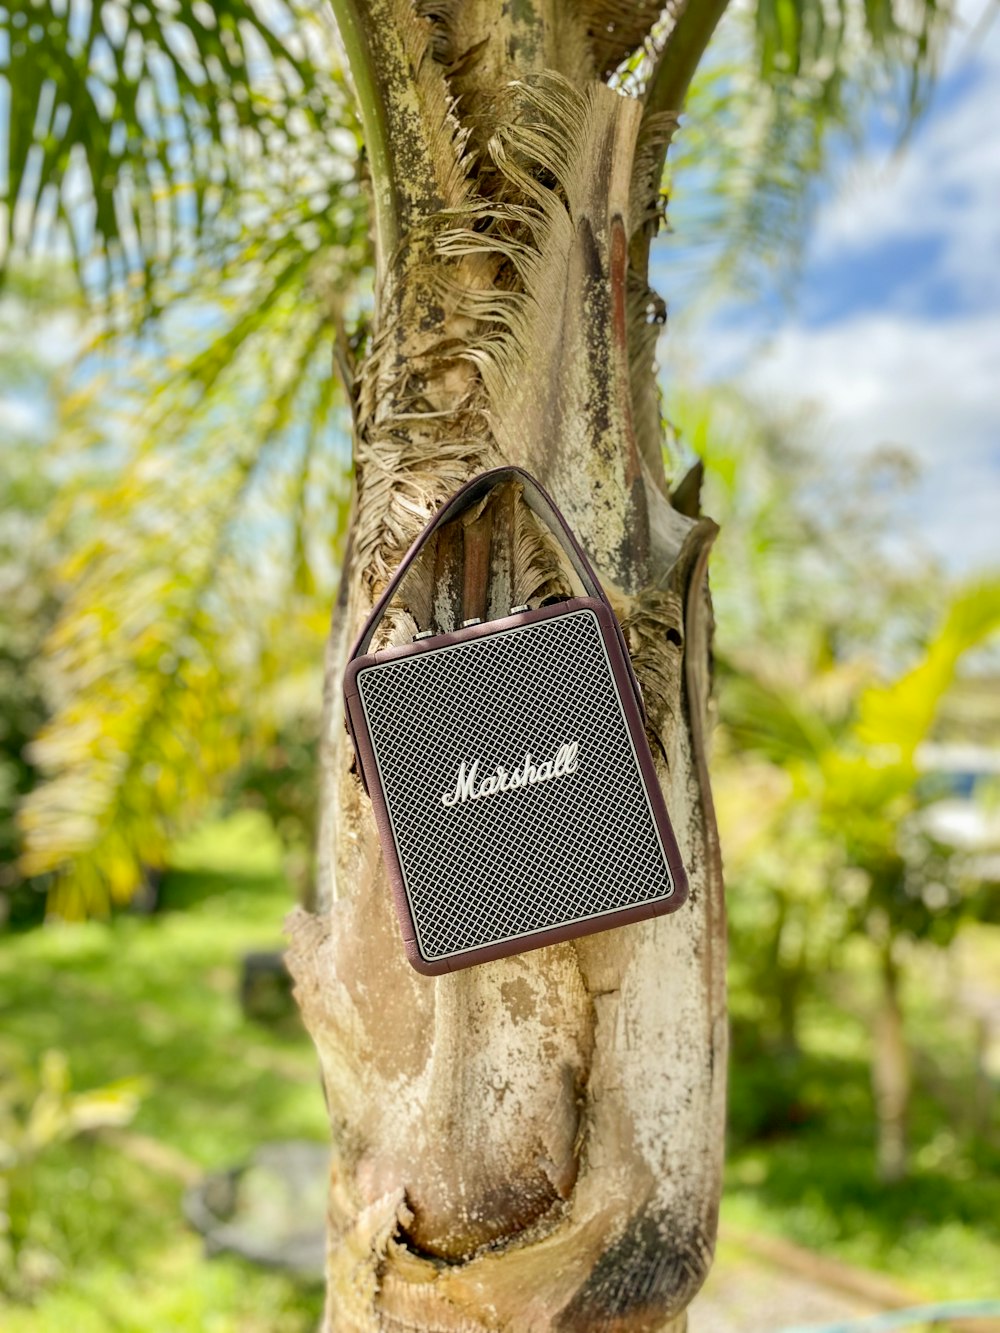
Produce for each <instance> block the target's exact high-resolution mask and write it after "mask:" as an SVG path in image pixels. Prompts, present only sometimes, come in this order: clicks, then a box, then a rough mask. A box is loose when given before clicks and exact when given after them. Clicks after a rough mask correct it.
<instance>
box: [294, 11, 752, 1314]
mask: <svg viewBox="0 0 1000 1333" xmlns="http://www.w3.org/2000/svg"><path fill="white" fill-rule="evenodd" d="M346 8H348V6H347V0H345V9H346ZM397 11H398V12H397ZM608 12H609V13H610V11H608ZM603 14H604V6H602V5H600V4H596V3H591V4H589V5H587V6H580V7H579V8H576V7H572V8H571V7H570V6H568V5H565V4H562V3H560V4H556V3H554V0H537V2H536V0H523V3H519V4H512V5H508V6H505V7H504V8H503V9H501V7H500V6H499V5H496V4H494V3H489V2H488V0H474V2H473V3H469V4H467V5H458V4H454V3H452V2H451V0H442V3H441V4H440V5H439V6H436V7H432V6H429V5H424V6H423V7H422V15H423V16H421V15H418V14H416V13H415V12H414V11H412V10H410V9H409V8H408V6H406V5H404V4H403V3H402V0H371V6H370V7H361V6H357V5H353V4H351V5H350V6H349V13H348V18H349V20H350V22H351V23H353V24H354V25H355V31H354V35H353V37H350V38H348V47H349V48H351V47H352V43H353V47H354V51H353V54H355V56H356V58H360V57H359V56H357V52H358V51H361V52H363V51H366V50H367V51H369V52H370V51H371V50H372V49H373V48H375V47H378V45H379V43H382V44H383V45H385V43H386V42H387V41H388V40H389V38H387V36H386V33H385V32H384V31H383V29H384V28H385V25H386V24H387V23H389V22H390V21H391V20H392V19H393V16H394V15H395V17H396V19H398V20H399V21H400V22H401V23H402V24H403V26H402V27H401V29H400V30H401V31H402V32H404V34H405V41H402V42H400V41H395V38H393V39H392V40H393V41H394V42H395V46H394V48H393V51H394V54H393V62H392V63H391V68H389V67H388V66H385V65H384V66H383V67H382V75H383V77H382V82H381V83H380V84H379V88H378V99H379V101H378V106H377V108H376V110H377V112H378V114H377V116H376V115H374V112H371V113H370V115H369V117H368V120H369V121H371V122H372V123H371V126H370V127H369V130H368V132H370V133H373V134H374V133H377V134H379V135H380V136H381V140H380V146H379V149H378V153H377V154H373V156H372V161H373V169H374V162H375V158H376V157H378V159H379V160H380V161H382V162H383V163H388V164H389V167H387V168H386V169H387V170H389V171H390V175H391V172H392V171H400V172H402V175H403V177H405V180H401V181H396V182H395V183H393V181H392V180H391V179H390V180H389V181H388V183H387V182H386V180H384V179H383V180H381V181H375V182H374V188H375V191H376V194H377V195H378V193H379V191H380V190H381V191H382V192H383V193H382V199H383V202H382V205H381V207H382V217H381V219H379V218H378V217H377V218H376V227H377V230H378V233H379V238H380V239H378V238H377V239H378V244H379V246H380V247H381V249H380V251H379V264H378V274H377V284H378V286H377V293H376V296H377V301H376V315H375V322H374V329H373V334H372V338H371V343H370V346H369V349H368V352H367V356H366V358H365V360H364V362H363V364H362V365H361V366H360V367H359V368H358V372H357V375H356V378H355V432H356V434H355V465H356V497H355V506H354V514H353V522H352V529H351V540H350V545H349V551H348V555H347V558H346V563H345V568H344V571H343V583H342V594H341V599H340V601H339V603H338V607H337V610H336V613H335V616H334V626H333V632H332V635H331V640H330V646H329V657H328V697H327V723H326V741H325V746H324V757H323V758H324V788H323V796H322V811H321V814H322V821H321V822H322V829H321V845H320V849H319V850H320V856H319V863H320V882H319V886H318V889H319V892H318V902H319V911H318V914H316V915H309V914H306V913H304V912H300V913H298V914H297V915H296V917H295V918H293V921H292V923H291V928H290V929H291V950H290V960H291V964H292V968H293V971H294V973H295V976H296V979H297V993H298V997H299V1001H300V1004H301V1007H302V1012H303V1015H304V1017H305V1020H306V1023H307V1025H308V1027H309V1030H310V1032H311V1033H312V1035H313V1038H314V1040H315V1042H316V1046H317V1049H318V1051H319V1055H320V1060H321V1063H322V1069H323V1078H324V1086H325V1089H326V1095H327V1100H328V1105H329V1110H330V1119H331V1125H332V1129H333V1138H334V1160H333V1168H332V1183H331V1195H330V1251H329V1264H328V1292H329V1297H328V1308H327V1314H326V1326H327V1329H328V1330H331V1331H332V1330H369V1329H388V1330H423V1329H427V1330H470V1331H472V1330H476V1331H477V1333H478V1330H487V1329H490V1330H493V1329H496V1330H499V1329H507V1330H515V1331H516V1330H523V1331H525V1333H529V1331H533V1330H538V1331H539V1333H542V1331H543V1330H573V1331H576V1330H580V1333H584V1331H587V1330H597V1329H601V1330H622V1331H624V1330H645V1329H668V1328H669V1329H675V1328H676V1329H680V1328H682V1327H683V1319H684V1316H683V1311H684V1309H685V1308H686V1306H687V1304H688V1302H689V1300H690V1299H691V1297H692V1295H693V1294H694V1292H695V1291H696V1290H697V1288H698V1286H699V1285H700V1283H701V1281H702V1279H703V1277H704V1274H705V1272H706V1270H707V1266H708V1262H709V1258H710V1255H711V1250H712V1245H713V1242H714V1235H715V1224H716V1209H717V1203H718V1196H719V1190H720V1170H721V1148H722V1127H723V1114H724V1109H723V1102H724V1084H725V1076H724V1070H725V1049H726V1035H725V995H724V952H725V931H724V921H723V902H722V879H721V867H720V861H719V851H718V842H717V837H716V830H715V821H714V816H713V812H712V806H711V795H710V791H709V786H708V777H707V770H706V718H707V710H708V703H709V658H710V638H711V611H710V606H709V601H708V592H707V583H706V565H707V556H708V550H709V547H710V544H711V540H712V537H713V536H714V532H715V528H714V525H713V524H712V523H711V522H710V521H708V520H706V519H701V518H698V517H697V516H693V515H696V511H697V505H696V504H695V503H693V502H692V501H691V497H690V494H689V493H690V492H691V489H692V488H691V487H690V486H689V487H688V488H687V490H686V492H685V495H686V497H687V498H686V500H685V505H684V508H685V511H686V512H685V513H684V514H681V513H680V512H678V510H676V509H674V508H673V507H672V506H671V504H670V501H669V492H668V487H667V484H666V480H665V478H664V475H663V464H662V454H661V449H662V441H661V428H660V421H659V401H658V396H657V393H656V387H655V375H654V367H653V364H652V358H653V344H654V342H655V334H656V331H657V326H658V324H659V323H660V322H662V314H661V312H662V303H661V302H658V299H654V298H652V295H651V293H649V292H648V288H647V286H646V281H647V279H646V274H645V271H644V268H643V264H642V263H641V262H638V263H637V261H636V255H637V254H641V253H642V251H643V247H642V246H641V245H638V244H637V243H638V241H639V240H641V238H642V236H643V235H644V234H645V233H646V232H647V231H648V230H649V228H650V227H651V225H655V222H653V223H651V219H655V214H656V196H657V188H658V181H659V164H661V163H662V153H663V149H664V144H665V141H666V138H667V136H668V134H669V131H670V128H671V126H672V123H673V117H672V116H671V115H669V114H663V113H662V111H661V110H658V111H657V112H656V113H655V114H654V113H648V114H646V113H645V112H644V107H643V103H642V101H641V99H639V98H636V97H626V96H623V95H621V94H619V93H616V92H614V91H612V90H611V89H610V88H608V87H607V86H606V85H605V83H604V82H602V79H601V76H602V75H604V74H606V73H607V71H608V68H609V61H610V60H611V55H612V53H613V51H614V49H615V48H614V42H613V41H612V40H611V37H613V34H614V27H612V28H611V29H610V30H608V28H607V25H606V22H605V24H604V26H603V27H602V23H601V16H602V15H603ZM654 17H655V16H654V15H651V16H650V19H649V21H650V22H652V19H653V18H654ZM341 18H342V21H343V15H341ZM404 20H405V23H404ZM633 21H634V23H636V24H637V23H638V18H636V17H635V13H634V12H633ZM406 25H409V26H406ZM620 40H621V41H623V42H625V41H627V42H630V43H632V44H633V45H634V42H635V41H636V40H637V39H636V37H635V34H634V33H633V32H632V31H631V30H629V32H628V33H624V34H623V35H622V36H621V39H620ZM387 68H388V73H386V69H387ZM400 71H402V72H400ZM369 75H371V70H369ZM456 99H457V100H456ZM370 111H371V109H370ZM417 125H419V127H420V133H419V134H417V133H416V132H415V130H414V126H417ZM403 140H405V143H403V142H402V141H403ZM393 164H394V165H393ZM651 312H652V313H651ZM500 463H512V464H517V465H519V466H522V467H525V468H527V469H528V470H529V471H531V472H533V473H535V474H536V475H538V476H539V477H540V478H541V479H542V480H543V482H544V483H545V484H546V485H547V486H548V487H549V488H550V489H551V490H552V491H553V492H554V494H555V496H556V498H557V500H558V501H559V503H560V504H561V506H562V507H563V508H564V510H565V512H566V513H567V515H568V517H569V518H570V521H571V522H572V523H573V525H574V527H575V528H576V530H577V532H578V534H579V536H580V538H581V539H582V541H583V542H584V544H585V545H586V546H587V548H588V551H589V552H590V554H591V556H592V557H593V559H594V562H595V564H596V565H597V567H598V569H599V571H600V572H601V574H602V577H603V578H604V580H605V583H606V586H607V587H608V590H609V592H610V594H611V597H612V600H613V603H614V605H615V608H616V611H617V612H618V614H619V617H620V619H621V621H622V624H623V626H624V629H625V633H626V637H627V641H628V643H629V647H630V651H631V653H632V656H633V661H634V663H635V667H636V670H637V673H638V676H639V679H640V681H641V683H642V686H643V691H644V695H645V700H646V705H647V711H648V717H649V732H650V737H651V742H652V747H653V752H654V755H655V756H656V758H657V762H658V765H659V775H660V779H661V782H662V784H663V789H664V792H665V796H666V801H667V806H668V809H669V810H670V812H671V817H672V819H673V821H674V825H675V829H676V832H677V836H678V841H679V844H680V848H681V852H682V855H683V857H684V860H685V863H686V866H687V868H688V872H689V877H690V880H691V885H692V895H691V900H690V902H689V904H688V905H687V906H685V908H684V909H683V910H682V911H681V912H679V913H677V914H675V915H674V916H672V917H669V918H660V919H657V920H654V921H649V922H645V923H642V924H640V925H636V926H630V927H627V928H625V929H620V930H616V931H611V932H605V933H602V934H598V935H595V936H591V937H588V938H586V939H583V940H579V941H577V942H575V943H567V944H562V945H557V946H554V947H551V948H546V949H542V950H538V951H535V952H532V953H528V954H525V955H522V956H520V957H515V958H510V959H505V960H502V961H499V962H495V963H490V964H487V965H484V966H480V967H476V968H472V969H469V970H467V971H465V972H460V973H457V974H454V975H451V976H446V977H442V978H438V979H434V980H431V979H427V978H424V977H421V976H419V975H417V974H416V973H415V972H413V971H412V970H411V969H410V967H409V965H408V964H407V962H406V960H405V957H404V954H403V950H402V947H401V944H400V941H399V938H398V928H397V925H396V922H395V918H394V914H393V909H392V903H391V896H390V893H389V889H388V885H387V881H386V877H385V873H384V870H383V867H382V864H381V859H380V854H379V848H378V843H377V839H376V834H375V826H374V820H373V818H372V814H371V808H370V805H369V802H368V799H367V797H366V796H365V794H364V792H363V790H362V788H361V784H360V781H359V779H358V776H357V773H356V771H355V769H354V766H353V763H352V752H351V748H350V745H349V743H348V741H347V738H346V734H345V731H344V726H343V714H342V711H341V705H340V696H339V680H340V674H341V671H342V668H343V659H344V654H345V651H346V644H347V642H348V640H349V638H351V637H353V634H354V633H355V632H356V631H357V629H358V628H359V626H360V624H361V622H362V620H363V619H364V616H365V615H366V614H367V611H368V610H369V609H370V607H371V605H372V602H373V600H374V599H375V597H377V595H378V593H379V591H380V590H381V588H382V587H383V586H384V584H385V582H386V580H387V579H388V577H389V576H390V575H391V573H392V571H393V569H394V567H395V565H396V564H397V562H398V561H399V559H400V557H401V556H402V554H403V552H404V551H405V550H406V548H407V546H408V545H409V543H410V542H411V540H412V538H413V536H414V535H415V533H416V532H417V531H418V530H419V528H420V527H421V526H422V525H423V523H424V522H425V521H426V519H427V518H428V517H429V515H430V514H431V513H432V512H433V510H434V509H435V508H436V507H437V506H438V505H439V504H440V503H441V502H442V501H443V500H444V499H445V498H446V497H447V496H448V494H449V493H450V492H451V491H452V490H453V489H454V488H455V487H456V486H457V485H459V484H460V483H461V482H462V481H464V480H466V479H467V477H468V476H470V475H471V474H472V473H474V472H476V471H479V470H481V469H483V468H486V467H489V466H493V465H497V464H500ZM570 591H579V589H578V588H575V587H574V581H573V576H572V574H571V573H570V572H569V571H568V570H567V568H566V566H565V563H564V562H563V561H562V560H561V558H560V556H559V553H558V551H557V550H556V548H555V547H554V546H553V545H552V544H551V543H550V541H549V540H548V538H547V537H546V535H545V534H544V533H543V532H542V531H541V530H540V528H539V526H538V524H537V522H536V521H535V519H534V517H533V516H532V515H531V514H530V512H529V511H527V509H526V508H525V506H524V505H523V503H522V502H521V500H520V497H519V494H518V490H517V488H516V487H514V486H505V487H501V488H498V489H497V490H495V491H494V492H493V493H492V494H491V495H490V496H488V497H487V498H486V499H485V500H484V501H482V502H480V503H479V504H478V505H477V506H475V507H474V508H473V509H472V510H471V511H470V512H469V513H467V514H465V515H463V516H462V517H461V518H460V519H457V520H456V521H455V522H454V523H452V524H451V525H450V526H449V527H448V528H446V529H444V530H443V531H442V532H441V533H440V535H439V537H438V538H437V539H436V541H435V542H434V544H433V546H432V548H431V549H430V550H428V551H427V552H425V554H424V556H423V557H422V558H421V560H420V562H419V563H418V566H417V567H416V568H415V570H414V571H413V575H412V577H411V578H409V579H408V581H407V585H406V586H405V587H404V589H403V590H402V594H401V597H400V599H399V604H398V606H397V607H396V608H395V610H394V611H393V612H392V613H391V614H390V616H389V617H387V621H386V624H385V626H384V629H383V631H381V634H382V639H381V641H382V642H391V641H402V640H405V639H407V638H408V637H409V636H410V635H411V634H412V633H413V632H414V630H415V629H418V628H419V629H425V628H431V627H440V628H451V627H452V626H454V625H455V624H456V623H458V622H459V621H460V620H461V619H463V618H465V617H467V616H470V615H494V614H503V613H505V612H506V611H507V610H508V609H509V607H510V606H511V605H513V604H519V603H525V602H536V603H537V602H538V601H540V600H542V599H544V598H546V597H552V596H557V595H560V594H565V593H567V592H570Z"/></svg>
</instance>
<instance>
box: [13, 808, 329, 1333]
mask: <svg viewBox="0 0 1000 1333" xmlns="http://www.w3.org/2000/svg"><path fill="white" fill-rule="evenodd" d="M177 861H178V869H176V870H175V871H173V872H172V873H171V875H170V876H169V877H168V879H167V881H166V882H165V884H164V886H163V894H162V908H161V911H160V912H159V913H158V914H157V915H156V916H155V917H141V916H132V915H127V914H126V915H121V916H119V917H118V918H117V919H115V920H114V922H113V923H111V924H102V923H89V924H86V925H79V926H76V925H74V926H62V927H58V928H52V929H45V930H35V931H32V932H29V933H27V934H22V935H16V934H15V935H7V936H5V937H3V938H2V939H0V993H2V994H3V997H4V1010H5V1013H4V1020H3V1027H2V1031H0V1067H3V1068H8V1067H11V1066H17V1065H18V1064H22V1063H24V1062H27V1063H28V1064H30V1065H32V1066H37V1064H38V1062H39V1060H40V1058H41V1056H42V1054H43V1052H45V1051H47V1050H59V1051H62V1052H64V1053H65V1054H66V1056H67V1057H68V1061H69V1066H70V1070H71V1074H72V1080H73V1086H74V1088H79V1089H81V1090H82V1089H87V1088H90V1087H95V1086H98V1085H103V1084H106V1083H108V1082H109V1081H110V1080H114V1079H119V1078H125V1077H131V1076H142V1077H143V1078H145V1079H147V1080H148V1081H149V1087H148V1092H147V1094H146V1096H145V1098H144V1100H143V1102H142V1105H141V1107H140V1109H139V1111H138V1114H137V1115H136V1118H135V1120H134V1121H133V1123H132V1124H131V1125H130V1126H129V1130H128V1132H129V1134H131V1135H134V1136H136V1137H139V1136H141V1137H142V1138H150V1139H153V1140H155V1141H157V1142H158V1143H160V1144H163V1145H166V1146H167V1148H168V1149H173V1150H174V1151H175V1152H176V1153H178V1154H182V1155H183V1158H185V1159H190V1160H191V1161H193V1162H194V1163H197V1164H198V1165H200V1166H201V1167H204V1168H208V1169H218V1168H225V1167H229V1166H232V1165H234V1164H237V1163H240V1162H241V1161H243V1160H245V1159H246V1157H247V1155H248V1154H249V1152H250V1151H251V1150H252V1149H253V1148H254V1147H255V1146H256V1145H257V1144H258V1143H260V1142H262V1141H263V1140H269V1139H285V1138H299V1137H303V1138H313V1139H320V1140H322V1139H323V1138H324V1137H325V1134H326V1116H325V1113H324V1108H323V1098H322V1094H321V1091H320V1087H319V1083H318V1078H317V1072H316V1062H315V1059H314V1057H313V1053H312V1048H311V1045H310V1043H309V1041H308V1038H307V1037H306V1036H305V1034H304V1033H303V1032H302V1031H299V1030H296V1029H294V1028H293V1029H291V1030H285V1031H281V1032H276V1031H271V1030H269V1029H268V1028H267V1027H264V1026H261V1025H260V1024H258V1023H254V1022H250V1021H247V1020H246V1019H245V1018H244V1017H243V1016H242V1014H241V1011H240V1007H239V1003H238V996H237V991H238V970H239V969H238V964H239V960H240V958H241V956H242V954H243V953H244V952H246V951H248V950H253V949H266V948H273V947H275V946H276V945H279V944H280V942H281V923H282V920H283V918H284V916H285V914H286V912H287V911H288V909H289V906H290V894H289V890H288V888H287V885H286V883H285V881H284V879H283V877H282V875H281V873H280V869H279V856H278V849H277V847H276V845H275V844H274V842H273V840H272V839H270V838H268V837H267V836H262V831H261V828H260V826H259V824H257V822H256V821H255V820H253V819H252V818H246V817H240V818H238V819H236V820H234V821H231V822H230V823H229V824H228V825H227V826H226V827H224V828H222V829H218V828H217V829H214V830H211V831H209V832H208V833H207V834H206V835H204V836H202V837H201V838H199V839H197V840H195V841H194V842H192V843H191V844H189V845H188V846H186V847H183V848H181V849H180V852H179V855H178V857H177ZM166 1160H167V1162H168V1164H169V1157H167V1158H166ZM183 1188H184V1187H183V1184H182V1182H181V1180H179V1179H178V1178H177V1177H176V1175H175V1174H172V1173H171V1172H170V1171H169V1170H161V1169H158V1168H151V1167H150V1166H149V1165H148V1164H146V1163H144V1162H141V1161H136V1160H134V1158H133V1157H132V1156H130V1155H126V1154H124V1153H123V1152H122V1151H120V1150H119V1149H118V1148H116V1147H112V1146H111V1145H110V1144H107V1143H105V1142H102V1140H101V1136H100V1135H98V1136H96V1137H91V1136H83V1137H80V1138H77V1139H74V1140H73V1141H71V1142H68V1143H65V1144H61V1145H57V1146H55V1147H53V1148H51V1149H49V1150H47V1151H46V1152H45V1153H44V1154H43V1155H42V1157H41V1158H40V1161H39V1166H38V1172H37V1197H38V1206H37V1209H36V1211H35V1215H34V1217H33V1223H32V1231H31V1236H30V1246H29V1252H28V1254H27V1256H26V1259H25V1266H26V1267H27V1268H28V1270H29V1271H28V1280H29V1284H30V1285H33V1286H34V1288H35V1293H34V1301H33V1303H32V1305H31V1306H26V1305H24V1304H23V1303H22V1304H17V1303H7V1304H4V1303H3V1298H2V1297H0V1327H2V1328H3V1330H4V1333H69V1331H70V1330H72V1333H109V1331H111V1330H114V1331H116V1333H117V1331H119V1330H120V1333H133V1331H134V1333H180V1331H181V1330H192V1333H230V1331H232V1333H237V1330H238V1333H306V1331H307V1330H308V1333H312V1330H314V1329H315V1327H316V1325H317V1322H318V1318H319V1314H320V1311H321V1308H322V1292H321V1290H320V1289H319V1288H318V1287H310V1286H308V1285H304V1284H302V1283H299V1282H296V1281H294V1280H291V1279H289V1278H286V1277H284V1276H282V1275H280V1274H276V1273H273V1272H268V1271H262V1270H259V1269H255V1268H253V1267H251V1266H250V1265H248V1264H245V1263H243V1262H241V1261H239V1260H236V1259H229V1258H212V1259H207V1258H206V1257H205V1253H204V1248H203V1245H202V1242H201V1240H200V1239H199V1238H198V1237H197V1236H196V1235H194V1234H193V1233H192V1232H191V1231H190V1229H189V1228H188V1227H187V1226H186V1225H185V1223H184V1221H183V1219H182V1214H181V1199H182V1194H183Z"/></svg>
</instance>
